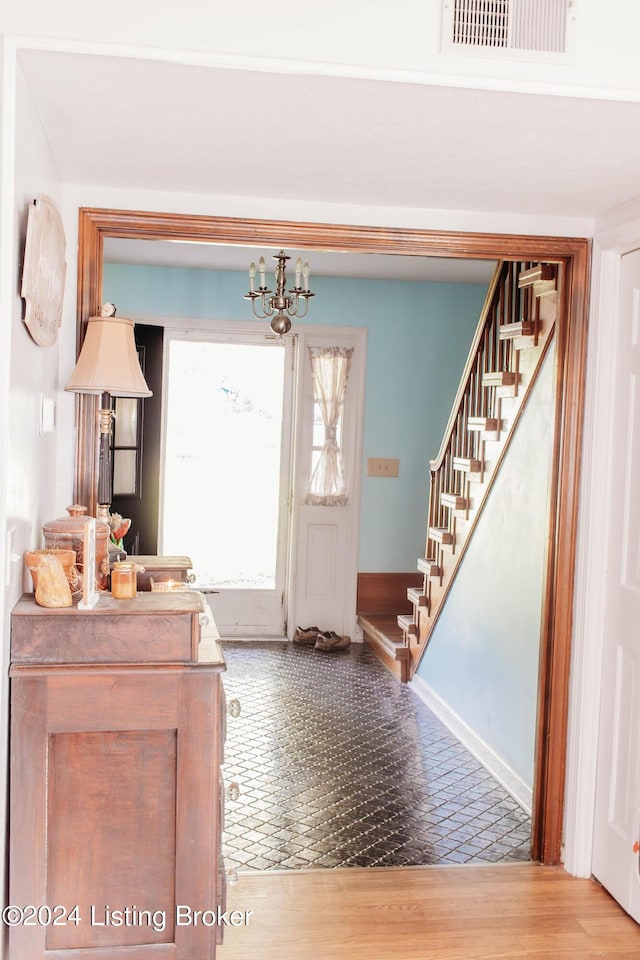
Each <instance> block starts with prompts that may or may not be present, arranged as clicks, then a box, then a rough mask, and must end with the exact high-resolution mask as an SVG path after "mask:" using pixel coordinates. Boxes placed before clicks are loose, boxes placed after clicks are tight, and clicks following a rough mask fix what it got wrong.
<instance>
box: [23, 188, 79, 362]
mask: <svg viewBox="0 0 640 960" xmlns="http://www.w3.org/2000/svg"><path fill="white" fill-rule="evenodd" d="M64 255H65V238H64V229H63V226H62V218H61V216H60V213H59V211H58V208H57V207H56V205H55V203H54V202H53V200H51V199H50V198H49V197H47V196H45V195H44V194H42V193H40V194H38V196H37V197H36V199H35V200H34V202H33V204H32V206H31V207H29V219H28V220H27V239H26V243H25V250H24V269H23V272H22V290H21V291H20V293H21V296H22V297H23V298H24V300H25V304H26V311H25V317H24V322H25V324H26V326H27V329H28V330H29V333H30V334H31V336H32V337H33V339H34V340H35V342H36V343H37V344H39V345H40V346H41V347H50V346H51V344H53V343H55V342H56V340H57V338H58V328H59V326H60V324H61V322H62V297H63V294H64V278H65V273H66V268H67V265H66V263H65V258H64Z"/></svg>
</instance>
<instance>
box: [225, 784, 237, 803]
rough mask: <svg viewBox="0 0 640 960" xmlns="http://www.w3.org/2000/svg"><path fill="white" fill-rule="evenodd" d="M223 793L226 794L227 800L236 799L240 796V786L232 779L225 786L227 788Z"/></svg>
mask: <svg viewBox="0 0 640 960" xmlns="http://www.w3.org/2000/svg"><path fill="white" fill-rule="evenodd" d="M225 795H226V798H227V800H237V799H238V797H239V796H240V787H239V785H238V784H237V783H236V782H235V780H233V781H232V782H231V783H230V784H229V786H228V787H227V789H226V791H225Z"/></svg>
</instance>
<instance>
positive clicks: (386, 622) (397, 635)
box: [358, 613, 411, 683]
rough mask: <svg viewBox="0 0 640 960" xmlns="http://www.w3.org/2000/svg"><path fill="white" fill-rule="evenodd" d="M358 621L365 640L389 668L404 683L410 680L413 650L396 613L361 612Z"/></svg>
mask: <svg viewBox="0 0 640 960" xmlns="http://www.w3.org/2000/svg"><path fill="white" fill-rule="evenodd" d="M358 623H359V624H360V626H361V627H362V632H363V633H364V636H365V640H367V641H368V642H369V644H370V646H371V649H372V650H373V652H374V653H375V655H376V656H377V657H378V659H379V660H380V661H381V662H382V663H384V664H385V665H386V666H387V668H388V669H389V670H390V671H391V672H392V673H393V674H394V675H395V676H396V677H398V679H399V680H401V681H402V682H403V683H406V682H407V680H409V673H410V662H411V651H410V649H409V647H408V646H407V643H406V641H405V638H404V636H403V633H402V631H401V630H400V628H399V627H398V624H397V622H396V617H395V615H391V614H388V613H384V614H380V613H359V614H358Z"/></svg>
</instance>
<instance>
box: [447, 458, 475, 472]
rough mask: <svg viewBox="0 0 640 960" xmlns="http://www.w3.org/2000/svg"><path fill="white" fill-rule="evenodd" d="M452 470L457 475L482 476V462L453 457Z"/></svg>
mask: <svg viewBox="0 0 640 960" xmlns="http://www.w3.org/2000/svg"><path fill="white" fill-rule="evenodd" d="M453 469H454V470H457V471H458V472H459V473H469V474H482V461H481V460H474V459H473V458H472V457H454V458H453Z"/></svg>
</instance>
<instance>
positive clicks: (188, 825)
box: [9, 592, 225, 960]
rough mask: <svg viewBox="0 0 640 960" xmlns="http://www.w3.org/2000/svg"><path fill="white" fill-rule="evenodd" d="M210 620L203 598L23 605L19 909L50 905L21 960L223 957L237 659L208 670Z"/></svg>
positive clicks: (18, 669) (15, 781)
mask: <svg viewBox="0 0 640 960" xmlns="http://www.w3.org/2000/svg"><path fill="white" fill-rule="evenodd" d="M199 611H200V598H199V596H198V594H195V593H188V592H185V593H178V594H153V593H147V594H143V595H142V596H140V595H139V596H138V598H136V599H135V600H130V601H116V600H114V599H113V598H111V597H110V596H109V595H104V596H101V598H100V600H99V602H98V606H97V607H96V608H94V609H93V610H91V611H79V610H77V609H76V608H66V609H60V610H47V609H45V608H43V607H38V606H37V605H36V604H35V603H34V600H33V597H31V596H30V597H25V598H23V599H22V600H21V601H20V602H19V603H18V604H17V606H16V608H15V609H14V612H13V615H12V641H11V668H10V677H11V799H10V803H11V825H10V878H9V884H10V902H11V903H12V904H16V905H17V906H18V907H20V908H26V907H34V908H35V909H36V911H38V910H39V909H40V908H42V909H41V910H40V913H37V912H36V913H35V923H31V922H29V923H27V922H26V919H23V922H22V923H20V924H19V925H17V926H14V927H12V928H11V931H10V960H40V958H50V960H67V958H68V960H72V958H77V957H79V956H82V957H83V958H84V960H102V958H104V960H118V958H122V960H152V958H153V960H209V958H213V957H214V956H215V947H216V939H217V932H218V930H219V925H218V923H217V922H212V921H214V919H217V915H216V911H217V908H218V906H219V905H220V906H223V904H224V876H225V874H224V869H223V864H222V858H221V855H220V836H221V830H222V804H221V802H220V797H221V796H222V788H221V778H220V773H219V764H220V762H221V759H222V748H223V744H222V736H223V733H222V730H223V722H222V717H223V711H224V691H223V688H222V682H221V674H222V671H223V670H224V661H223V658H222V655H221V653H220V652H219V648H214V649H215V654H214V656H213V657H211V656H210V657H209V662H207V663H204V662H201V661H199V660H198V645H199V633H200V631H199ZM210 649H211V647H210V645H209V650H210ZM197 911H200V914H198V913H197ZM78 951H80V952H78Z"/></svg>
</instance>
